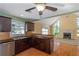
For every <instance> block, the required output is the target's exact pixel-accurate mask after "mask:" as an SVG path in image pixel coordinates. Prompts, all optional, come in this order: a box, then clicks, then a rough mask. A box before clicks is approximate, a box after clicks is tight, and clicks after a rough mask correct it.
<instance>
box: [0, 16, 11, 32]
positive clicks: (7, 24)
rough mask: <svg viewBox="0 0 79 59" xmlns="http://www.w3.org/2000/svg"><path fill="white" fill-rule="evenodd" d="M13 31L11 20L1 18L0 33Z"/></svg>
mask: <svg viewBox="0 0 79 59" xmlns="http://www.w3.org/2000/svg"><path fill="white" fill-rule="evenodd" d="M10 31H11V18H9V17H4V16H0V32H10Z"/></svg>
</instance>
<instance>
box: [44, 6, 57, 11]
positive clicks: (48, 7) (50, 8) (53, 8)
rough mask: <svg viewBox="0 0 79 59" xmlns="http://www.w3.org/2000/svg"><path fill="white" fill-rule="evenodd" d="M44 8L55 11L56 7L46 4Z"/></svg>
mask: <svg viewBox="0 0 79 59" xmlns="http://www.w3.org/2000/svg"><path fill="white" fill-rule="evenodd" d="M45 8H46V9H48V10H51V11H57V8H55V7H50V6H46V7H45Z"/></svg>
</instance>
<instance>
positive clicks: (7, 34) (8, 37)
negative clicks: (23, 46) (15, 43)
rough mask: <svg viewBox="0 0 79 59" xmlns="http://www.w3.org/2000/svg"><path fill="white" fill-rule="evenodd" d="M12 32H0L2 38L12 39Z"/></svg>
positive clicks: (0, 38)
mask: <svg viewBox="0 0 79 59" xmlns="http://www.w3.org/2000/svg"><path fill="white" fill-rule="evenodd" d="M10 38H11V37H10V32H0V40H5V39H10Z"/></svg>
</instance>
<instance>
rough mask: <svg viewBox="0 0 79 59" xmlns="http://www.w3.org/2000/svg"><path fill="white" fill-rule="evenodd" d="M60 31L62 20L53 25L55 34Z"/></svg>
mask: <svg viewBox="0 0 79 59" xmlns="http://www.w3.org/2000/svg"><path fill="white" fill-rule="evenodd" d="M59 32H60V21H59V20H58V21H57V22H56V23H54V25H53V35H58V34H59Z"/></svg>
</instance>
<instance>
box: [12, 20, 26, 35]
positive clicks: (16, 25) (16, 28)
mask: <svg viewBox="0 0 79 59" xmlns="http://www.w3.org/2000/svg"><path fill="white" fill-rule="evenodd" d="M24 26H25V23H24V22H21V21H17V20H12V26H11V27H12V28H11V32H12V35H16V34H24Z"/></svg>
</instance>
